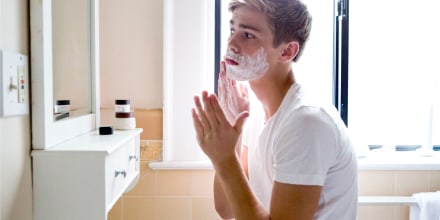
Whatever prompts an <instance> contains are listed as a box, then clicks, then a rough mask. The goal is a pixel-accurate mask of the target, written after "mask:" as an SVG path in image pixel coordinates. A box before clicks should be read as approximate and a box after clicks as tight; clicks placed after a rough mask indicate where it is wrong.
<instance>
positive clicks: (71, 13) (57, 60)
mask: <svg viewBox="0 0 440 220" xmlns="http://www.w3.org/2000/svg"><path fill="white" fill-rule="evenodd" d="M90 27H91V26H90V0H54V1H52V42H53V45H52V47H53V98H54V100H53V103H54V119H55V120H60V119H65V118H69V117H75V116H79V115H84V114H89V113H91V111H92V99H91V64H90V63H91V52H90V51H91V45H90V42H91V41H90ZM57 101H58V104H61V105H62V106H60V105H57ZM67 101H69V102H67ZM67 103H68V105H67Z"/></svg>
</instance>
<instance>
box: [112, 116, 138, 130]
mask: <svg viewBox="0 0 440 220" xmlns="http://www.w3.org/2000/svg"><path fill="white" fill-rule="evenodd" d="M113 126H114V128H115V129H116V130H130V129H134V128H136V119H135V118H134V113H133V112H116V113H115V119H114V123H113Z"/></svg>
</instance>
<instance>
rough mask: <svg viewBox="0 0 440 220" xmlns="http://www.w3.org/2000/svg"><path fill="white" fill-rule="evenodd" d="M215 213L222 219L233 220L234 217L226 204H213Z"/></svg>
mask: <svg viewBox="0 0 440 220" xmlns="http://www.w3.org/2000/svg"><path fill="white" fill-rule="evenodd" d="M215 211H217V213H218V214H219V215H220V217H221V218H222V219H233V218H234V216H233V215H232V212H231V210H230V207H229V206H228V205H227V204H218V203H216V204H215Z"/></svg>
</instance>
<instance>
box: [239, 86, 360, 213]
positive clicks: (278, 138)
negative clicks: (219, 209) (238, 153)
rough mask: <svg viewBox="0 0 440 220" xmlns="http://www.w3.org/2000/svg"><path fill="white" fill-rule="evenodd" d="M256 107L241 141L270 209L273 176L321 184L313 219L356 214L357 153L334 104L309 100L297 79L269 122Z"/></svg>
mask: <svg viewBox="0 0 440 220" xmlns="http://www.w3.org/2000/svg"><path fill="white" fill-rule="evenodd" d="M256 108H257V109H258V107H255V106H252V105H251V112H250V113H251V116H250V118H249V119H248V121H247V122H246V126H245V130H244V133H243V145H246V146H248V160H249V161H248V169H249V170H248V171H249V183H250V185H251V188H252V190H253V192H254V193H255V195H256V196H257V198H258V199H259V201H260V202H261V203H262V204H263V205H264V207H265V208H266V209H267V210H269V206H270V198H271V192H272V187H273V182H274V181H277V182H281V183H288V184H299V185H319V186H322V192H321V197H320V200H319V205H318V209H317V212H316V214H315V219H338V220H345V219H347V220H349V219H350V220H351V219H356V212H357V158H356V154H355V150H354V149H353V146H352V144H351V141H350V139H349V137H348V134H347V128H346V126H345V124H344V122H343V121H342V120H341V118H340V116H339V114H338V112H337V111H336V109H335V108H334V106H333V105H329V106H327V107H320V106H318V105H315V104H313V103H311V101H310V100H309V99H307V98H306V97H305V93H304V92H303V89H301V86H300V85H299V84H294V85H292V87H291V88H290V89H289V91H288V92H287V94H286V96H285V97H284V99H283V101H282V103H281V105H280V107H279V109H278V110H277V112H276V113H275V114H274V115H273V116H272V117H271V118H270V119H269V120H268V121H267V122H266V124H264V114H260V113H262V112H261V111H259V110H256ZM260 110H261V109H260Z"/></svg>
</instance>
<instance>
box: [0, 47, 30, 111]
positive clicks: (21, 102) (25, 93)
mask: <svg viewBox="0 0 440 220" xmlns="http://www.w3.org/2000/svg"><path fill="white" fill-rule="evenodd" d="M28 75H29V67H28V58H27V56H25V55H23V54H19V53H13V52H8V51H4V50H3V51H0V79H1V83H0V116H1V117H8V116H15V115H26V114H29V85H28V84H29V82H28V81H29V80H28V78H29V76H28Z"/></svg>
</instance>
